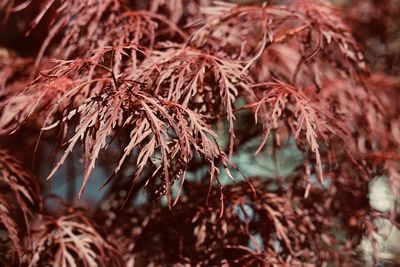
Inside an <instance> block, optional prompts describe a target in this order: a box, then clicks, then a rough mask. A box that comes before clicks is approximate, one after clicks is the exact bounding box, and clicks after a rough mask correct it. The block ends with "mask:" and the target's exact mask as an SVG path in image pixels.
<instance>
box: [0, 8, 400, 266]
mask: <svg viewBox="0 0 400 267" xmlns="http://www.w3.org/2000/svg"><path fill="white" fill-rule="evenodd" d="M132 2H133V1H132ZM243 2H245V1H243ZM250 2H252V4H246V5H245V4H243V5H239V4H233V3H227V2H221V1H208V0H174V1H163V0H153V1H143V2H142V3H141V4H140V3H131V2H130V1H122V0H89V1H78V0H70V1H66V0H47V1H1V0H0V17H1V18H2V19H3V29H2V31H4V32H6V31H7V29H11V28H15V25H14V23H15V22H18V23H20V24H21V25H22V24H29V26H27V27H25V28H24V29H20V27H16V28H18V29H20V32H18V33H17V34H18V35H19V36H24V35H27V36H29V35H34V34H35V33H36V34H37V33H38V32H40V33H41V32H46V34H45V36H43V38H42V39H41V40H40V42H37V43H35V44H34V45H32V46H33V47H38V49H33V50H35V51H34V53H31V54H29V55H25V56H22V54H21V51H22V50H21V51H12V49H16V50H17V49H18V47H21V46H22V47H26V46H29V44H23V45H21V44H18V45H17V44H15V46H13V47H8V48H1V50H0V59H1V61H0V108H1V109H0V142H1V143H0V145H2V146H5V147H9V142H11V141H12V142H21V141H24V144H27V146H28V147H27V148H26V150H27V151H33V152H34V154H35V156H36V160H35V156H34V159H32V158H31V156H30V155H23V153H21V151H20V150H21V149H20V148H17V147H16V148H15V150H13V152H5V151H4V152H3V151H0V156H1V157H0V180H1V184H4V186H5V187H7V188H10V189H11V191H9V192H7V193H2V194H1V195H0V200H1V201H2V202H0V225H1V226H2V227H3V228H4V229H5V231H6V233H7V237H8V239H7V241H6V242H3V243H1V245H0V246H1V250H2V251H4V253H3V252H2V253H1V254H0V256H1V257H2V258H1V260H2V261H3V262H4V263H8V262H10V263H20V264H27V265H29V266H41V265H48V264H51V265H57V266H78V265H79V266H81V265H82V266H98V265H100V266H111V265H110V264H112V265H115V266H122V265H126V266H142V265H143V266H145V265H150V264H153V265H154V264H155V265H174V264H180V265H185V264H188V265H196V266H197V265H198V266H215V265H217V266H219V265H233V266H235V265H240V266H243V265H245V266H308V265H310V266H311V265H317V266H320V265H324V264H327V263H328V262H334V263H335V264H337V265H341V264H342V265H343V264H347V263H348V262H349V259H351V258H352V257H353V258H354V257H355V255H356V254H357V253H356V252H357V247H358V246H359V244H360V242H361V239H362V238H363V237H365V236H367V237H370V238H371V239H373V233H374V231H375V229H374V227H373V222H374V219H375V218H387V219H389V220H391V221H392V223H393V224H395V225H398V223H399V221H398V219H395V216H394V215H395V214H394V213H391V214H386V213H383V212H382V213H380V212H377V211H374V210H373V209H372V208H371V207H370V205H369V202H368V183H369V182H370V181H371V180H372V179H374V178H375V177H378V176H380V175H386V176H388V177H389V180H390V183H391V186H392V189H393V192H394V193H395V195H396V194H397V193H398V192H399V189H400V182H399V173H400V164H399V158H400V156H399V148H400V147H399V144H400V132H399V127H400V120H399V116H398V114H399V112H400V108H399V105H398V103H397V98H398V97H399V88H400V82H399V80H398V79H397V78H394V77H391V76H389V74H390V73H388V71H387V66H385V67H384V68H382V69H379V68H378V67H379V66H373V68H372V69H370V68H369V67H368V65H367V64H366V62H365V60H364V52H365V51H364V49H365V50H366V53H367V56H368V58H370V57H371V55H372V54H373V52H374V51H373V49H370V48H368V47H367V48H365V47H361V46H360V45H359V43H358V42H357V40H356V38H358V39H361V40H366V39H368V38H370V36H371V34H370V33H366V32H365V31H358V30H356V31H355V35H354V34H353V30H352V26H353V27H354V25H359V24H360V23H361V24H362V23H365V22H363V21H361V20H360V21H358V20H357V19H358V18H359V16H358V15H360V14H359V13H357V12H358V11H357V10H356V9H354V8H351V7H350V8H348V9H341V8H339V7H335V6H334V5H332V4H329V3H327V2H326V1H313V0H307V1H300V0H299V1H289V3H287V4H279V3H280V2H286V1H272V3H271V4H265V3H262V4H258V1H250ZM253 2H254V3H253ZM355 2H356V4H357V5H361V4H360V1H355ZM368 2H373V1H368ZM199 10H201V12H198V11H199ZM345 10H347V11H350V12H349V13H345V12H346V11H345ZM385 10H386V9H385ZM21 12H26V14H34V16H33V17H32V18H22V17H18V16H19V14H21ZM382 12H383V11H382ZM343 17H345V18H346V19H347V20H348V21H349V22H350V24H349V25H348V24H347V23H346V21H345V19H343ZM384 19H385V18H382V17H379V18H378V19H377V21H379V22H380V23H382V25H388V24H390V23H391V22H390V19H387V21H384ZM28 21H29V23H28ZM383 27H385V26H383ZM38 36H41V35H40V34H38ZM354 36H356V38H355V37H354ZM19 38H22V37H19ZM0 39H4V40H0V41H2V42H5V41H7V40H6V37H1V38H0ZM382 40H387V37H384V36H383V37H382ZM24 51H25V53H26V51H29V49H24ZM396 51H397V52H398V51H399V50H396ZM388 53H389V52H388ZM390 53H393V51H390ZM367 63H368V62H367ZM385 71H386V73H385ZM243 122H244V123H245V124H244V123H243ZM241 123H243V125H241ZM27 136H28V137H27ZM26 138H28V139H29V141H26ZM32 140H35V141H32ZM252 140H256V141H257V142H258V148H255V149H254V151H253V150H252V151H251V153H253V154H256V155H257V154H259V153H260V152H265V151H266V150H271V151H272V154H273V155H274V156H276V154H277V153H278V152H279V151H282V150H283V149H284V147H285V145H287V144H290V143H291V142H292V141H295V142H294V143H295V149H296V150H297V151H299V152H300V153H301V156H302V158H301V162H302V164H301V165H300V166H297V168H294V169H295V171H294V172H293V173H291V174H290V175H288V177H286V178H282V177H268V176H269V174H265V175H264V176H263V175H260V177H254V178H248V177H246V175H245V174H244V173H245V171H244V170H242V169H241V168H242V167H241V168H239V167H238V166H236V165H235V163H234V158H235V157H240V154H241V153H243V149H242V148H243V147H244V146H245V144H246V143H249V142H250V141H252ZM49 146H53V147H54V152H53V153H52V156H51V159H52V162H55V164H50V165H51V170H50V173H49V174H48V178H47V179H48V180H49V179H55V176H57V175H58V176H59V173H60V172H59V169H62V168H63V167H66V168H67V169H68V170H67V172H68V173H69V174H68V179H71V181H69V182H68V184H69V188H72V189H71V190H72V193H75V192H74V185H73V184H74V183H75V176H76V175H74V173H75V166H76V165H79V164H82V165H83V171H82V184H81V188H80V190H79V194H78V196H79V198H81V196H82V195H83V192H84V190H85V188H88V187H89V183H88V182H89V179H90V177H91V176H93V175H92V174H93V173H94V170H95V169H96V168H97V169H99V168H101V169H103V170H104V174H105V175H109V176H107V177H103V178H104V179H103V180H102V181H103V182H104V185H103V186H102V188H103V187H105V188H108V191H107V192H106V193H105V196H104V198H103V199H102V200H100V201H99V203H97V205H96V209H95V210H94V211H93V212H92V213H90V214H89V213H88V214H85V213H84V212H83V211H78V210H77V209H75V207H73V206H74V204H73V203H68V204H65V205H66V206H68V205H71V206H72V207H71V208H65V209H64V210H62V212H61V215H59V216H58V217H57V216H56V215H55V214H51V215H49V213H51V209H45V210H43V209H42V205H43V203H47V202H48V201H47V198H46V193H48V190H46V188H45V187H43V186H42V188H41V189H42V190H41V191H42V194H39V190H38V186H37V185H36V183H37V181H36V180H37V179H36V180H35V179H32V178H33V177H34V175H33V174H30V172H26V171H24V170H23V167H22V166H25V168H26V167H27V166H28V167H29V163H30V162H33V163H34V166H33V167H34V169H35V170H37V172H40V176H42V173H43V167H46V166H48V165H49V164H48V163H47V159H46V158H45V156H41V155H46V154H49V153H48V151H49ZM79 146H81V148H79ZM24 149H25V148H24ZM60 151H61V155H60V153H58V152H60ZM10 153H14V154H15V155H20V157H21V158H22V160H24V162H23V163H17V161H16V160H15V159H14V157H11V156H10ZM261 154H262V153H261ZM76 155H79V156H78V157H79V159H77V157H76ZM69 159H71V160H70V161H69ZM71 162H72V164H69V163H71ZM249 168H251V166H250V167H249ZM222 172H223V173H225V174H226V176H227V177H228V178H229V179H230V180H232V181H230V182H229V183H226V182H223V181H222V176H223V175H222ZM315 177H317V178H318V179H317V180H318V181H316V180H315ZM101 178H102V177H98V178H97V179H101ZM243 178H244V180H245V182H239V181H238V180H241V179H243ZM142 189H145V190H144V192H145V193H143V191H142ZM138 196H141V197H142V198H143V199H144V202H145V204H143V205H137V204H135V205H134V204H132V201H133V199H134V198H137V197H138ZM163 196H166V199H167V206H168V207H164V206H163V205H162V203H163V202H162V200H163ZM159 200H161V201H159ZM15 201H16V202H15ZM152 202H160V205H158V206H157V205H155V204H153V203H152ZM16 203H18V205H15V204H16ZM132 205H134V207H132ZM393 211H394V210H393ZM32 221H33V222H32ZM103 221H104V225H103ZM22 222H23V223H22ZM100 226H101V227H100ZM177 226H179V227H180V228H181V229H180V231H178V230H177ZM31 228H32V229H33V233H32V234H31ZM335 231H341V232H343V233H344V238H339V237H338V235H335ZM25 234H26V235H25ZM3 248H4V249H3ZM14 252H15V253H14ZM13 254H15V255H13ZM16 256H18V257H16ZM119 260H121V262H119Z"/></svg>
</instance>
